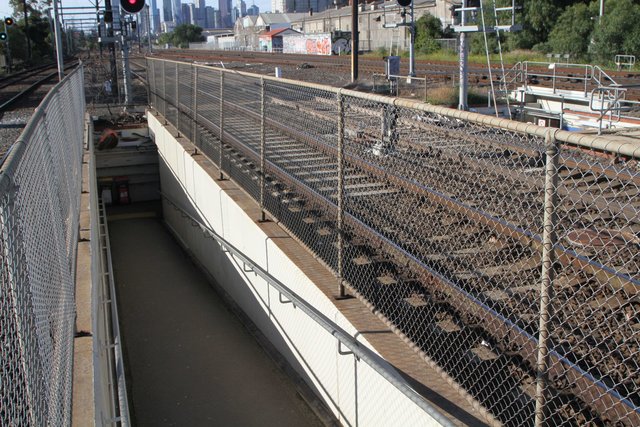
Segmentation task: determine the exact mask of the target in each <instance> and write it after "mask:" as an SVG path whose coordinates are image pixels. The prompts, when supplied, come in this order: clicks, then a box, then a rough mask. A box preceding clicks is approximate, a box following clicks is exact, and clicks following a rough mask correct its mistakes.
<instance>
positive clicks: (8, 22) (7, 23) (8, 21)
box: [0, 17, 15, 73]
mask: <svg viewBox="0 0 640 427" xmlns="http://www.w3.org/2000/svg"><path fill="white" fill-rule="evenodd" d="M3 23H4V32H2V33H0V41H3V42H4V43H5V55H6V57H7V71H8V72H9V73H10V72H11V49H10V48H9V32H8V31H7V28H8V27H11V26H12V25H13V24H14V23H15V21H14V20H13V18H11V17H6V18H4V19H3Z"/></svg>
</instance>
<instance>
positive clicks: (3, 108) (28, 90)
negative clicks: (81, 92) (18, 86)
mask: <svg viewBox="0 0 640 427" xmlns="http://www.w3.org/2000/svg"><path fill="white" fill-rule="evenodd" d="M77 65H78V63H74V64H70V65H68V66H66V67H65V69H69V68H73V67H76V66H77ZM35 74H37V73H35ZM57 75H58V72H57V71H54V72H52V73H50V74H47V75H46V76H44V77H43V78H41V79H39V80H38V81H37V82H35V83H33V84H32V85H30V86H29V87H27V88H26V89H24V90H22V91H21V92H19V93H18V94H16V95H14V96H12V97H11V98H9V99H8V100H7V101H5V102H3V103H2V104H0V114H2V113H4V112H6V111H7V110H8V109H9V107H11V106H12V105H13V104H15V103H16V102H17V101H18V100H20V99H21V98H22V97H24V96H25V95H28V94H29V93H31V92H33V91H34V90H35V89H37V88H38V87H40V86H42V85H43V84H44V83H45V82H46V81H48V80H51V79H52V78H54V77H55V76H57Z"/></svg>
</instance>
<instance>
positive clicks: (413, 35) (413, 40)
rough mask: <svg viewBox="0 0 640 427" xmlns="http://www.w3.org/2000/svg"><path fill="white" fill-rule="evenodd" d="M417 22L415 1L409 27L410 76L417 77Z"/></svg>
mask: <svg viewBox="0 0 640 427" xmlns="http://www.w3.org/2000/svg"><path fill="white" fill-rule="evenodd" d="M415 43H416V21H415V19H414V15H413V1H412V2H411V24H410V25H409V76H411V77H415V76H416V52H415Z"/></svg>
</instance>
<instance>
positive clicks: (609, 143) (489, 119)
mask: <svg viewBox="0 0 640 427" xmlns="http://www.w3.org/2000/svg"><path fill="white" fill-rule="evenodd" d="M147 59H148V60H150V61H159V62H167V63H176V64H184V65H189V66H194V67H202V68H204V69H207V70H216V71H219V72H222V73H231V74H237V75H241V76H246V77H250V78H254V79H260V78H263V79H264V80H265V81H272V82H278V83H281V84H282V83H286V84H290V85H293V86H297V87H301V88H308V89H316V90H321V91H324V92H329V93H335V94H338V93H341V94H342V95H345V96H351V97H353V98H356V99H363V100H369V101H373V102H378V103H381V104H385V105H393V106H397V107H404V108H411V109H414V110H417V111H423V112H426V113H432V114H439V115H442V116H445V117H448V118H451V119H458V120H463V121H466V122H470V123H475V124H479V125H483V126H490V127H494V128H498V129H503V130H508V131H513V132H517V133H520V134H528V135H533V136H537V137H539V138H544V137H545V135H546V132H547V131H548V128H546V127H541V126H537V125H534V124H531V123H521V122H515V121H512V120H508V119H503V118H497V117H493V116H485V115H482V114H478V113H473V112H469V111H460V110H455V109H452V108H447V107H439V106H435V105H430V104H425V103H422V102H417V101H412V100H407V99H397V98H389V97H386V96H382V95H376V94H366V93H362V92H357V91H354V90H350V89H342V88H334V87H330V86H325V85H320V84H315V83H306V82H300V81H296V80H288V79H283V78H276V77H272V76H262V75H258V74H253V73H247V72H243V71H236V70H227V69H224V68H218V67H211V66H207V65H199V64H191V63H186V62H181V61H171V60H166V59H157V58H152V57H147ZM556 139H557V140H558V141H559V142H564V143H566V144H568V145H573V146H576V147H582V148H587V149H591V150H596V151H603V152H608V153H612V154H617V155H620V156H626V157H629V158H632V159H640V145H638V144H634V143H632V142H629V141H628V140H625V139H620V138H616V137H602V136H597V135H585V134H576V133H575V132H569V131H564V130H558V131H556Z"/></svg>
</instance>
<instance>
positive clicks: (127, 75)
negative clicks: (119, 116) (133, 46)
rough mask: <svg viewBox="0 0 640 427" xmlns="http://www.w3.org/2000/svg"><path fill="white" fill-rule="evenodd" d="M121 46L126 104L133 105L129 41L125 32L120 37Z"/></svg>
mask: <svg viewBox="0 0 640 427" xmlns="http://www.w3.org/2000/svg"><path fill="white" fill-rule="evenodd" d="M120 46H121V48H122V72H123V75H124V78H123V83H124V104H125V105H131V104H132V102H133V99H132V94H131V69H130V68H129V41H128V40H127V36H126V35H125V34H124V32H122V33H121V35H120Z"/></svg>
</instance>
